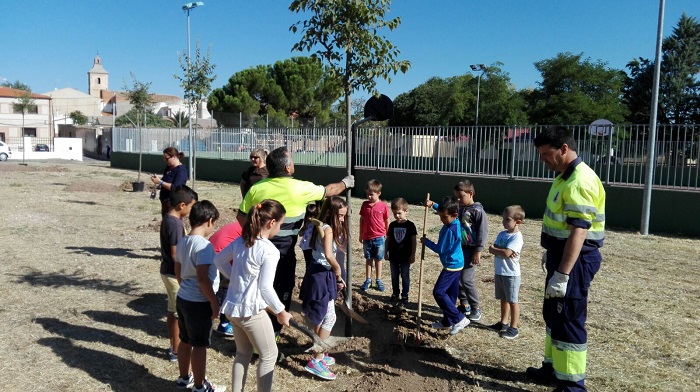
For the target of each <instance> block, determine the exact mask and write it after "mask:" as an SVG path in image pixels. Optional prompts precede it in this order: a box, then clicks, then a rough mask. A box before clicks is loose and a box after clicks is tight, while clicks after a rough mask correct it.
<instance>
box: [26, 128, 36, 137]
mask: <svg viewBox="0 0 700 392" xmlns="http://www.w3.org/2000/svg"><path fill="white" fill-rule="evenodd" d="M24 136H30V137H36V128H24Z"/></svg>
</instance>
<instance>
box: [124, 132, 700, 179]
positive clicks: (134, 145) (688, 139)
mask: <svg viewBox="0 0 700 392" xmlns="http://www.w3.org/2000/svg"><path fill="white" fill-rule="evenodd" d="M545 128H546V126H481V127H361V128H360V129H358V130H357V131H356V132H355V138H356V140H355V141H354V143H353V145H354V147H355V148H354V156H355V159H356V160H355V165H356V167H358V168H371V169H378V170H389V171H413V172H434V173H449V174H466V175H470V176H494V177H507V178H526V179H542V178H552V177H553V176H554V175H555V173H553V172H552V171H550V170H549V169H547V168H546V167H545V166H544V164H542V163H541V162H539V159H538V155H537V151H536V149H535V148H534V147H533V144H532V139H533V138H534V136H535V135H537V133H538V132H539V131H541V130H542V129H545ZM569 128H570V129H572V130H573V131H574V135H575V138H576V140H577V144H578V153H579V156H581V157H582V158H583V160H584V161H585V162H586V163H587V164H588V165H589V166H591V167H592V168H593V169H594V170H595V171H596V172H597V173H598V175H599V176H600V178H601V180H602V181H603V182H604V183H607V184H617V185H626V186H642V185H643V184H644V181H645V176H646V174H645V173H646V166H647V165H646V162H647V146H648V142H647V137H648V132H649V126H646V125H625V126H610V127H605V128H593V127H591V126H588V125H575V126H569ZM112 137H113V145H112V146H113V149H114V151H126V152H138V151H139V148H140V149H141V151H142V152H144V153H154V154H155V153H161V152H162V151H163V149H164V148H165V147H168V146H174V147H176V148H177V149H178V150H180V151H183V152H185V153H186V154H187V153H188V151H189V138H188V130H187V129H153V128H151V129H148V128H144V129H142V130H141V131H139V130H138V129H127V128H117V129H115V130H114V132H113V135H112ZM194 140H195V143H194V147H195V152H194V154H195V156H196V157H207V158H218V159H234V160H245V161H247V160H248V155H249V152H250V151H251V150H252V149H254V148H256V147H263V148H267V149H268V150H272V149H274V148H277V147H280V146H287V148H288V149H289V150H290V151H291V152H292V153H294V160H295V162H296V163H299V164H307V165H321V166H334V167H345V166H346V152H345V149H346V145H347V144H346V130H345V129H344V128H333V127H332V128H293V129H290V128H224V129H197V130H196V131H195V133H194ZM139 146H140V147H139ZM699 149H700V125H683V126H672V125H660V126H659V127H658V138H657V142H656V149H655V152H654V157H655V158H654V159H653V162H654V170H655V175H654V186H655V187H663V188H675V189H689V190H698V189H700V188H699V186H700V183H699V174H698V151H699Z"/></svg>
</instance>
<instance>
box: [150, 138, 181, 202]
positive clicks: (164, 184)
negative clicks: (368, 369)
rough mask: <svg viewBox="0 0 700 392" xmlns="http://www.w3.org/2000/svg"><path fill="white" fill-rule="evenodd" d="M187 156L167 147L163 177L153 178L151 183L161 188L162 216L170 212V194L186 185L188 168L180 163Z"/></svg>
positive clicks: (164, 154)
mask: <svg viewBox="0 0 700 392" xmlns="http://www.w3.org/2000/svg"><path fill="white" fill-rule="evenodd" d="M184 157H185V154H184V153H182V152H178V151H177V148H175V147H167V148H166V149H165V150H163V159H164V160H165V170H164V171H163V176H162V177H161V178H158V176H156V175H155V174H154V175H153V176H151V181H153V183H154V184H156V185H159V186H160V197H159V199H160V205H161V215H165V214H167V213H168V210H170V192H171V191H174V190H175V189H177V188H179V187H181V186H183V185H185V183H186V182H187V177H188V172H187V168H186V167H185V166H184V165H183V164H182V162H180V160H181V159H183V158H184Z"/></svg>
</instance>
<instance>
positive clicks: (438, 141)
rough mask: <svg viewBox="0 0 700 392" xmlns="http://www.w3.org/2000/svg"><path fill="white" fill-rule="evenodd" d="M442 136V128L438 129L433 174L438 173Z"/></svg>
mask: <svg viewBox="0 0 700 392" xmlns="http://www.w3.org/2000/svg"><path fill="white" fill-rule="evenodd" d="M441 135H442V127H438V134H437V142H436V143H437V153H436V154H435V173H440V137H441Z"/></svg>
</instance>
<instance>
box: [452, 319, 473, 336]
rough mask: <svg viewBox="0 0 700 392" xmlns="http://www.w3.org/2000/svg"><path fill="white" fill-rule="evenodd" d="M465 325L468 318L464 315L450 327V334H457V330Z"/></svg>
mask: <svg viewBox="0 0 700 392" xmlns="http://www.w3.org/2000/svg"><path fill="white" fill-rule="evenodd" d="M467 325H469V319H468V318H466V317H465V318H463V319H462V320H460V321H459V322H458V323H457V324H455V325H453V326H452V328H450V335H456V334H458V333H459V331H461V330H463V329H464V327H466V326H467Z"/></svg>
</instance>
